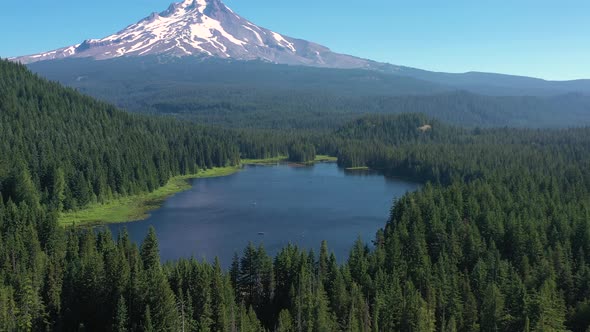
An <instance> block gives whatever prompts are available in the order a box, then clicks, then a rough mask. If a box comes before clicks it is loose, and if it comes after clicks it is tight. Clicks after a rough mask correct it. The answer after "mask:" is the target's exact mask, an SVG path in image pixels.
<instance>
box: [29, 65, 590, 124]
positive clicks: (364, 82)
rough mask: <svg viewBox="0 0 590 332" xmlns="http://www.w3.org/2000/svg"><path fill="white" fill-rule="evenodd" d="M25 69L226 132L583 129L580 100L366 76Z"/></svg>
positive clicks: (250, 69) (584, 100) (268, 68)
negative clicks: (391, 125) (374, 122)
mask: <svg viewBox="0 0 590 332" xmlns="http://www.w3.org/2000/svg"><path fill="white" fill-rule="evenodd" d="M30 68H31V69H32V70H33V71H35V72H38V73H39V74H41V75H43V76H44V77H48V78H50V79H52V80H57V81H59V82H61V83H62V84H65V85H67V86H71V87H74V88H76V89H78V90H79V91H81V92H83V93H87V94H89V95H91V96H94V97H97V98H99V99H101V100H105V101H109V102H111V103H114V104H115V105H117V106H119V107H122V108H124V109H126V110H129V111H132V112H141V113H149V114H158V115H166V116H172V117H176V118H181V119H185V120H190V121H195V122H198V123H207V124H212V125H222V126H226V127H233V128H244V127H249V128H258V129H260V128H265V129H293V128H295V129H318V128H319V129H335V128H337V127H339V126H342V125H344V124H345V123H346V122H348V121H350V120H353V119H354V118H356V117H358V116H359V115H360V114H369V113H381V114H400V113H408V112H409V113H424V114H427V115H428V116H430V117H433V118H436V119H439V120H442V121H445V122H447V123H452V124H455V125H460V126H467V127H476V126H480V127H504V126H510V127H539V128H556V127H568V126H581V125H590V115H589V112H588V110H589V109H590V96H588V95H587V94H579V93H563V92H562V93H561V94H559V93H557V94H555V95H552V94H550V95H548V96H544V97H539V96H535V95H533V96H522V95H509V96H504V97H502V96H490V95H485V93H484V94H483V95H481V94H475V93H472V92H466V91H462V90H459V88H456V87H452V86H447V85H444V84H442V83H440V84H438V83H432V82H428V81H424V80H420V79H416V78H412V77H407V76H404V75H396V74H391V73H385V72H378V71H369V70H342V69H327V68H312V67H298V66H287V65H276V64H270V63H264V62H257V61H249V62H243V61H231V60H220V59H199V58H194V57H184V58H172V59H171V58H162V57H155V56H146V57H141V58H140V59H138V58H133V57H122V58H117V59H111V60H105V61H93V60H89V59H68V60H60V61H48V62H38V63H34V64H31V65H30ZM406 69H407V68H406ZM418 76H421V75H418ZM451 76H452V75H451ZM456 83H457V84H458V85H459V86H461V84H460V82H456ZM545 83H548V82H545ZM580 83H581V82H580ZM497 89H500V90H501V88H499V87H497ZM476 90H485V84H484V83H480V84H478V88H477V89H476ZM525 90H526V89H525ZM533 90H534V89H533ZM574 91H576V90H574Z"/></svg>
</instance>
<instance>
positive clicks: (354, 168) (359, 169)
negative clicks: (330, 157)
mask: <svg viewBox="0 0 590 332" xmlns="http://www.w3.org/2000/svg"><path fill="white" fill-rule="evenodd" d="M345 170H347V171H368V170H370V168H369V167H367V166H357V167H347V168H345Z"/></svg>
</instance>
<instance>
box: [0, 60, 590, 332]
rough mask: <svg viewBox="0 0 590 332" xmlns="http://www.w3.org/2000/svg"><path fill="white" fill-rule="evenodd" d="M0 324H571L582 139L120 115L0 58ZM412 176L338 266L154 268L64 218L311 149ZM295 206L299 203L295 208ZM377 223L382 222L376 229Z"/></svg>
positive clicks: (132, 249)
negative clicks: (297, 127)
mask: <svg viewBox="0 0 590 332" xmlns="http://www.w3.org/2000/svg"><path fill="white" fill-rule="evenodd" d="M0 138H1V140H0V152H1V153H0V197H1V199H0V330H2V331H4V330H6V331H13V330H15V331H28V330H36V331H41V330H62V331H448V332H452V331H567V330H571V331H587V330H588V328H589V327H590V128H577V129H563V130H540V129H508V128H504V129H480V128H475V129H462V128H458V127H454V126H451V125H447V124H445V123H443V122H440V121H437V120H432V119H431V118H429V117H427V116H425V115H421V114H402V115H396V116H391V115H367V116H363V117H361V118H358V119H351V120H350V121H349V122H348V123H346V124H343V125H341V126H339V127H338V128H337V129H336V130H333V131H328V130H323V131H320V130H312V131H297V132H292V131H281V132H278V131H272V130H264V131H261V130H254V129H240V130H236V129H222V128H208V127H201V126H197V125H193V124H187V123H183V122H180V121H177V120H170V119H162V118H150V117H144V116H138V115H130V114H126V113H123V112H120V111H118V110H116V109H114V108H113V107H112V106H109V105H107V104H103V103H101V102H97V101H94V100H92V99H90V98H88V97H84V96H82V95H80V94H79V93H77V92H75V91H73V90H70V89H65V88H62V87H60V86H59V85H58V84H55V83H50V82H47V81H45V80H42V79H39V78H38V77H36V76H35V75H33V74H31V73H30V72H28V71H27V70H26V68H24V67H23V66H19V65H15V64H11V63H8V62H4V61H0ZM316 152H317V153H322V154H331V155H337V156H338V158H339V163H340V164H341V165H343V166H369V167H372V168H375V169H380V170H382V171H384V172H391V173H392V174H394V175H402V176H411V177H414V178H417V179H421V180H423V181H425V182H427V184H426V185H425V186H424V188H423V189H421V190H420V191H418V192H414V193H409V194H407V195H405V196H404V197H402V198H401V199H399V200H398V201H397V202H395V203H394V205H393V207H392V209H391V213H390V218H389V220H388V221H387V222H386V224H385V225H384V226H385V227H384V228H383V230H379V231H378V232H377V233H376V236H375V240H374V242H373V243H372V244H369V243H363V242H362V241H360V240H359V241H357V242H356V244H355V245H354V246H353V247H352V248H351V250H350V255H349V257H348V260H347V262H346V263H344V264H341V265H339V264H337V263H336V257H334V255H333V254H331V252H330V249H329V244H328V243H322V244H321V246H320V244H318V246H319V250H318V251H317V252H314V251H307V250H302V249H300V248H297V247H295V246H287V247H285V248H284V249H282V251H281V252H280V253H279V254H278V255H277V256H276V257H269V256H268V255H267V254H266V252H265V250H264V248H263V247H254V246H252V245H251V246H249V247H247V248H245V249H244V251H243V252H242V253H240V255H236V257H235V259H234V262H233V264H232V266H231V268H230V269H229V270H228V271H225V270H223V269H222V268H221V266H220V264H219V263H218V262H213V263H211V262H201V261H197V260H195V259H188V258H187V259H182V260H178V261H171V262H166V263H161V262H160V258H159V253H158V240H157V236H156V234H155V232H154V231H153V230H152V231H150V232H149V233H148V234H146V237H145V240H144V241H143V242H142V243H141V244H139V245H138V244H135V243H133V242H131V241H130V239H129V237H128V235H127V234H126V233H125V232H123V233H121V234H116V235H114V236H113V234H110V233H109V232H108V231H107V230H80V229H63V228H60V227H57V226H56V220H57V215H58V213H59V212H60V211H62V210H69V209H77V208H81V207H83V206H84V205H86V204H88V203H89V202H93V201H97V202H100V201H103V200H108V199H109V198H111V197H114V196H124V195H130V194H134V193H137V192H142V191H150V190H153V189H155V188H157V187H158V186H161V185H162V184H163V183H165V181H166V180H167V179H168V178H169V177H171V176H173V175H177V174H188V173H191V172H195V171H196V170H198V169H202V168H210V167H214V166H222V165H234V164H237V163H239V160H240V157H259V158H260V157H270V156H276V155H286V154H289V155H290V156H293V158H303V159H307V158H308V156H309V155H311V154H315V153H316ZM302 208H304V207H302ZM384 222H385V220H384Z"/></svg>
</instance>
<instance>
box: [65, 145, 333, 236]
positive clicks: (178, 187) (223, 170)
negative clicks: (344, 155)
mask: <svg viewBox="0 0 590 332" xmlns="http://www.w3.org/2000/svg"><path fill="white" fill-rule="evenodd" d="M336 159H337V158H335V157H330V156H323V155H318V156H316V159H315V161H314V162H329V161H336ZM284 161H287V157H286V156H279V157H274V158H268V159H244V160H242V163H241V164H242V165H265V164H276V163H280V162H284ZM242 165H240V166H229V167H218V168H212V169H208V170H204V171H201V172H199V173H197V174H189V175H182V176H176V177H173V178H171V179H170V180H169V181H168V183H167V184H166V185H164V186H163V187H160V188H158V189H156V190H154V191H152V192H150V193H142V194H138V195H133V196H126V197H121V198H117V199H113V200H110V201H108V202H105V203H100V204H99V203H96V204H91V205H89V206H87V207H85V208H84V209H82V210H78V211H68V212H64V213H62V214H61V215H60V217H59V225H61V226H63V227H68V226H74V227H78V226H94V225H104V224H114V223H123V222H128V221H135V220H144V219H146V218H147V217H149V212H150V211H153V210H155V209H157V208H159V207H160V206H161V205H162V203H163V202H164V201H165V200H166V199H167V198H169V197H170V196H172V195H174V194H177V193H179V192H182V191H185V190H188V189H190V187H191V185H190V182H189V180H191V179H202V178H211V177H220V176H228V175H231V174H234V173H236V172H238V171H239V170H240V169H241V168H242Z"/></svg>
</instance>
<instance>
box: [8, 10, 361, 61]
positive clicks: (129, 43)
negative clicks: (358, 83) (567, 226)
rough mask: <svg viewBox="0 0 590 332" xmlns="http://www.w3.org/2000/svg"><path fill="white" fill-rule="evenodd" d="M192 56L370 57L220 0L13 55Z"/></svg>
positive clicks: (32, 57)
mask: <svg viewBox="0 0 590 332" xmlns="http://www.w3.org/2000/svg"><path fill="white" fill-rule="evenodd" d="M145 55H165V56H176V57H181V56H198V57H219V58H228V59H235V60H263V61H269V62H274V63H284V64H298V65H310V66H322V67H340V68H363V67H369V66H370V62H369V61H366V60H363V59H359V58H355V57H352V56H347V55H341V54H336V53H333V52H331V51H330V50H329V49H328V48H326V47H324V46H321V45H318V44H315V43H311V42H308V41H305V40H301V39H295V38H291V37H287V36H284V35H282V34H280V33H277V32H274V31H270V30H268V29H265V28H261V27H259V26H257V25H255V24H254V23H252V22H250V21H248V20H246V19H244V18H242V17H241V16H239V15H238V14H236V13H234V12H233V11H232V10H231V9H230V8H229V7H227V6H226V5H225V4H224V3H223V2H222V1H221V0H184V1H182V2H177V3H173V4H171V5H170V6H169V7H168V9H167V10H165V11H163V12H161V13H153V14H151V15H149V16H148V17H146V18H144V19H142V20H141V21H139V22H137V23H135V24H132V25H130V26H128V27H126V28H125V29H123V30H121V31H119V32H117V33H115V34H113V35H110V36H107V37H105V38H102V39H88V40H85V41H84V42H82V43H80V44H76V45H73V46H69V47H65V48H61V49H58V50H54V51H50V52H46V53H40V54H35V55H30V56H24V57H18V58H14V59H13V60H16V61H20V62H23V63H31V62H36V61H42V60H54V59H62V58H70V57H78V58H81V57H89V58H94V59H96V60H103V59H110V58H116V57H122V56H130V57H131V56H133V57H138V56H145Z"/></svg>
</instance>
